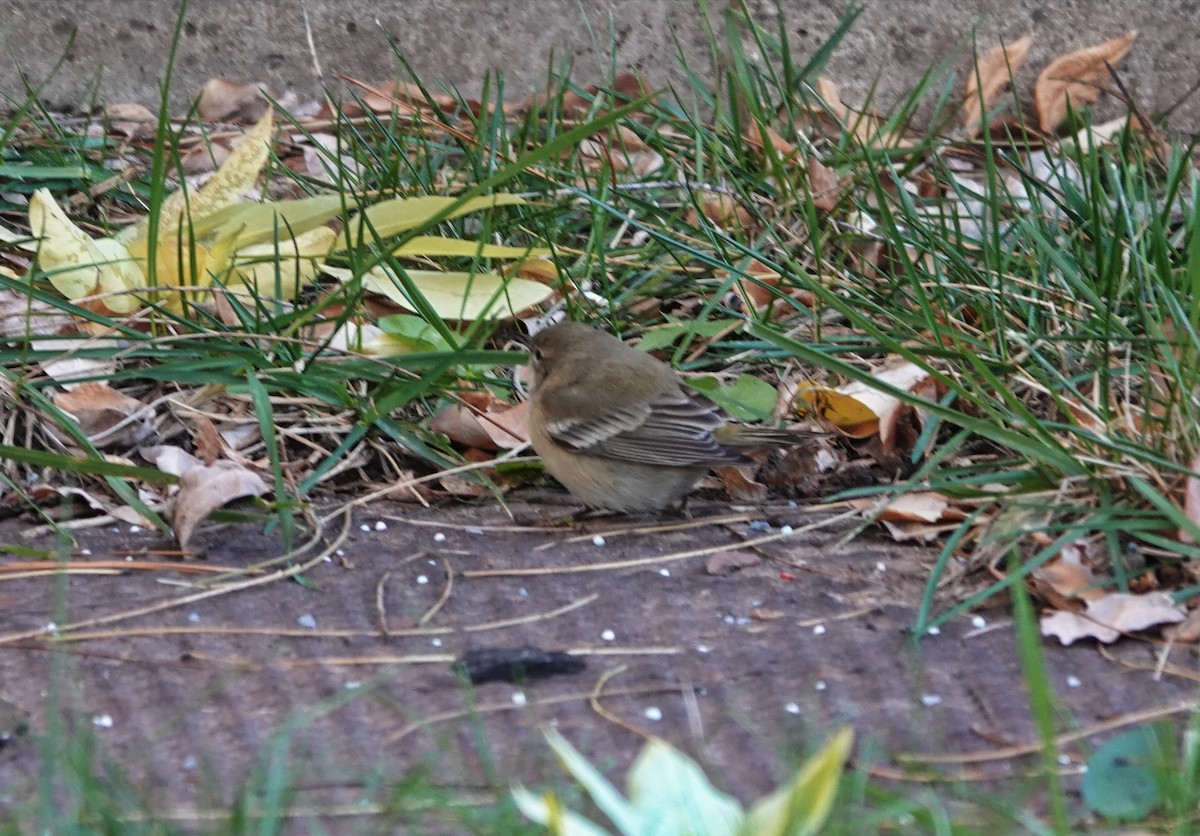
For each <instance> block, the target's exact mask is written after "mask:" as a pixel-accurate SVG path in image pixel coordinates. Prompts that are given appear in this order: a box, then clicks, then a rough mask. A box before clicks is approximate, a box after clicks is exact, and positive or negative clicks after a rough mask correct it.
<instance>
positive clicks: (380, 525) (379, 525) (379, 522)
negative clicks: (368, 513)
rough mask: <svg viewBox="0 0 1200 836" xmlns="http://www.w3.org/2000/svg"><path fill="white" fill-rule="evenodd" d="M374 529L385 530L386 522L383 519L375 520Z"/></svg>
mask: <svg viewBox="0 0 1200 836" xmlns="http://www.w3.org/2000/svg"><path fill="white" fill-rule="evenodd" d="M375 530H376V531H387V523H385V522H384V521H383V520H376V521H375Z"/></svg>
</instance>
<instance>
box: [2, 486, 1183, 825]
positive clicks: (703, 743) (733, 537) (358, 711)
mask: <svg viewBox="0 0 1200 836" xmlns="http://www.w3.org/2000/svg"><path fill="white" fill-rule="evenodd" d="M511 507H512V511H513V514H514V516H515V518H516V519H517V520H522V521H524V522H522V523H516V522H514V521H513V519H512V518H510V517H509V516H507V515H506V514H505V513H504V512H503V511H502V510H501V509H499V508H497V507H495V506H493V505H486V504H480V505H471V506H453V507H444V508H438V509H419V508H414V507H412V506H407V505H393V504H378V505H372V506H370V507H369V508H366V509H360V511H359V512H358V513H357V514H356V516H355V519H354V522H353V525H352V527H351V528H350V533H349V535H348V537H347V538H346V540H345V542H344V543H342V544H341V545H340V547H339V548H340V550H339V552H337V553H336V554H333V555H331V559H330V560H328V561H319V562H318V563H317V564H316V565H315V567H314V568H312V569H311V570H309V571H306V572H305V573H304V574H303V582H296V581H294V580H278V581H274V582H269V583H263V584H262V585H259V586H256V587H251V588H247V589H243V590H241V591H236V592H227V593H225V594H220V595H215V596H211V597H206V598H204V597H202V598H199V599H196V595H197V593H201V592H203V591H204V590H206V589H209V588H210V587H207V586H197V584H204V583H211V579H210V578H206V577H205V576H202V575H194V574H184V573H183V572H180V571H176V570H174V569H157V570H153V571H129V572H125V573H122V574H118V575H94V574H93V575H89V574H70V575H62V574H60V575H57V576H55V575H42V576H34V577H24V578H5V582H4V583H3V584H0V601H2V603H3V609H2V610H0V634H2V635H0V700H2V701H7V702H8V703H11V704H13V705H15V706H17V707H18V708H19V709H21V710H22V711H24V712H26V713H27V714H28V718H29V725H30V727H31V731H30V733H29V734H25V735H23V736H17V737H15V738H14V739H13V740H12V741H11V742H9V744H8V745H7V746H5V747H4V748H2V749H0V805H12V804H19V803H21V801H22V799H24V798H26V797H28V794H29V792H30V787H32V786H33V782H34V781H35V777H36V771H37V768H38V764H39V757H38V745H39V744H38V742H37V741H38V739H39V735H40V734H41V732H42V730H44V729H46V728H47V723H48V720H49V719H50V715H51V714H52V713H53V714H54V716H63V717H66V718H67V719H68V721H69V722H71V723H85V724H86V723H90V724H92V727H93V728H92V730H93V732H94V734H95V737H96V739H97V751H96V755H95V759H96V762H97V763H100V764H116V765H119V767H120V770H121V772H122V773H123V774H124V776H125V778H126V779H127V780H128V781H129V782H130V783H131V784H132V786H133V787H134V790H135V792H136V793H137V794H138V795H139V796H141V797H143V798H144V799H146V801H147V802H148V803H149V804H151V805H153V808H155V809H162V808H164V807H170V808H180V807H214V806H215V807H222V806H224V807H227V806H228V805H229V804H230V802H231V799H232V798H233V797H234V793H235V792H236V791H237V790H238V789H239V788H240V787H242V786H243V784H244V783H245V781H246V780H247V776H248V775H250V774H251V770H252V768H253V767H254V765H255V764H256V763H258V764H262V763H266V762H268V761H269V759H270V757H272V756H273V755H274V754H276V753H277V752H278V751H284V752H286V753H287V755H288V756H289V758H290V762H291V763H292V765H293V769H294V770H295V776H294V777H295V780H296V786H297V788H298V795H297V803H307V802H310V801H311V802H312V803H319V802H321V801H323V800H327V799H331V798H338V797H346V798H349V797H353V798H361V797H362V795H363V791H362V787H363V786H367V785H369V784H370V782H371V781H372V780H374V779H375V778H378V776H387V777H388V778H389V779H390V780H391V781H392V782H395V781H396V780H398V779H399V777H400V776H401V775H403V774H404V771H405V770H408V769H412V768H413V767H417V766H423V767H426V768H427V769H428V770H430V775H431V776H432V779H433V780H434V781H435V783H437V784H439V785H446V786H452V787H455V788H457V789H463V788H466V789H472V788H475V789H478V788H484V789H487V788H490V787H496V786H505V785H508V784H509V783H511V782H514V781H518V780H520V781H528V782H532V783H542V782H544V781H546V780H547V779H550V778H552V777H557V776H559V775H560V774H561V773H560V771H559V769H558V767H557V766H556V765H555V764H554V763H553V759H552V757H551V756H550V753H549V750H548V748H547V747H546V745H545V744H544V741H543V740H542V738H541V736H540V732H539V729H540V728H541V727H542V726H545V725H553V726H554V727H556V728H557V729H558V730H559V731H560V732H561V733H563V734H564V735H565V736H566V737H567V738H568V739H569V740H570V741H571V742H572V743H573V744H574V745H575V746H576V747H577V748H579V749H580V750H581V751H583V752H584V753H585V754H586V755H587V756H588V757H589V758H590V759H591V760H592V762H593V763H595V764H596V765H598V766H600V767H601V768H602V769H603V770H604V771H605V772H606V773H608V774H609V775H610V776H611V777H613V778H614V780H616V781H617V782H618V783H620V784H622V785H623V782H624V774H625V772H626V770H627V768H628V766H629V764H630V762H631V761H632V758H633V756H634V755H635V754H636V752H637V751H638V749H639V748H640V746H641V743H642V740H641V739H640V737H639V734H654V735H659V736H661V737H664V738H666V739H667V740H669V741H671V742H672V743H674V744H676V745H678V746H680V747H681V748H683V749H685V750H686V751H688V752H690V753H692V754H693V755H695V756H697V757H699V759H700V760H701V762H702V763H704V764H705V765H706V767H708V768H709V774H710V776H712V777H713V778H714V780H715V781H717V782H718V783H721V784H723V785H724V786H725V787H726V788H727V789H728V790H730V791H731V792H733V793H734V794H736V795H737V796H739V797H741V798H742V799H743V800H749V799H752V798H754V797H757V796H759V795H762V794H764V793H765V792H767V791H768V790H769V789H771V788H773V787H774V786H775V785H777V783H778V782H779V781H780V780H781V779H782V778H783V777H785V776H786V775H788V774H789V773H790V770H791V769H792V768H794V766H795V763H796V759H797V758H798V757H799V756H800V755H801V754H802V753H804V752H805V751H808V750H811V748H812V747H813V746H815V745H817V744H819V743H820V742H821V741H822V740H823V739H824V738H825V737H826V736H827V735H828V734H829V733H830V732H831V731H832V730H833V729H834V728H835V727H836V726H838V725H840V724H844V723H849V724H852V725H853V726H854V728H855V729H856V731H857V734H858V740H859V746H858V752H859V755H858V762H859V763H860V764H873V765H874V766H873V768H875V769H876V770H878V771H880V772H882V773H891V772H897V773H898V772H900V771H903V770H904V769H905V768H906V767H905V766H904V765H903V764H902V763H900V762H899V761H898V760H894V759H893V758H894V756H896V755H897V754H898V753H902V752H915V753H945V752H985V751H995V750H1001V749H1003V748H1004V747H1006V746H1008V745H1015V744H1022V743H1026V742H1031V741H1033V740H1035V739H1036V738H1035V731H1034V727H1033V725H1032V723H1031V720H1030V717H1029V713H1028V710H1027V703H1026V695H1025V693H1024V688H1023V684H1022V683H1023V676H1022V674H1021V670H1020V665H1019V661H1018V657H1017V652H1016V647H1015V639H1014V635H1013V630H1012V628H1011V625H1010V624H1009V623H1008V621H1007V619H1006V618H1005V615H1004V612H1003V611H996V612H991V613H988V612H985V613H983V614H982V615H983V617H984V618H985V619H986V621H987V624H986V626H983V625H982V623H981V622H980V621H979V619H978V617H976V619H975V621H974V622H973V621H972V619H971V618H969V617H965V616H964V617H962V618H959V619H956V620H953V621H952V622H950V623H948V624H946V625H945V626H944V627H942V629H941V631H940V633H939V634H938V635H932V636H926V637H924V639H923V640H922V641H921V642H920V643H919V644H916V645H914V643H913V642H912V641H911V636H910V628H911V625H912V624H913V620H914V614H913V613H914V609H913V607H914V604H915V602H916V601H918V600H919V596H920V594H921V590H922V588H923V585H924V583H925V579H926V578H927V577H928V574H929V569H930V566H931V565H932V561H933V559H934V555H933V553H931V552H930V551H928V550H926V549H922V548H914V547H905V546H899V545H896V544H894V543H891V542H889V541H885V540H883V539H882V538H881V537H878V536H875V535H873V534H871V533H870V532H868V533H867V534H864V535H860V536H859V537H858V538H856V539H852V540H851V541H850V542H849V543H842V542H841V539H842V537H843V535H844V534H846V533H847V531H848V530H849V529H848V527H847V526H849V525H850V523H849V522H847V521H844V520H841V521H839V520H838V519H837V518H834V517H831V516H829V515H828V514H826V515H825V516H822V515H820V514H817V513H814V512H808V511H805V510H804V509H796V510H790V509H782V510H780V509H775V510H774V511H773V512H772V513H771V515H770V523H769V524H768V523H765V522H764V520H765V518H764V517H763V515H762V513H761V512H757V515H754V514H738V513H732V512H730V510H729V509H728V507H725V508H724V509H707V510H705V511H704V512H702V513H699V514H698V515H697V516H696V517H695V518H693V519H691V520H627V519H598V520H591V521H586V522H583V523H580V524H573V525H563V524H559V525H556V524H554V523H553V522H552V521H548V520H549V519H550V517H552V516H554V515H557V516H558V518H559V519H560V520H561V519H562V518H563V516H564V514H565V513H566V512H564V510H563V509H561V508H558V509H551V508H546V507H544V506H532V505H520V504H514V505H513V506H511ZM719 518H725V519H727V520H729V521H728V522H724V523H722V522H719V521H715V520H718V519H719ZM539 521H540V522H539ZM784 524H789V525H791V526H792V527H793V532H792V533H791V534H790V535H783V534H782V533H781V526H782V525H784ZM336 525H337V524H336V523H335V524H334V525H333V527H331V534H330V536H332V534H333V533H334V532H333V529H334V528H336ZM22 528H23V525H22V524H18V523H16V522H9V523H6V524H5V526H4V527H3V528H0V539H2V540H3V541H5V542H9V543H15V544H19V545H21V546H24V547H29V546H40V547H43V548H52V547H53V543H52V541H48V540H47V541H43V542H40V543H37V542H28V541H27V540H26V539H24V538H23V536H22ZM772 537H774V539H771V538H772ZM601 538H602V539H601ZM197 539H198V540H199V541H200V545H201V546H203V547H204V548H205V550H206V557H205V559H203V560H198V561H191V562H190V563H188V564H184V565H183V566H182V568H183V569H187V568H190V567H193V566H200V567H204V566H215V565H220V566H229V567H245V566H248V565H251V564H255V563H258V562H260V561H263V560H266V559H269V558H271V557H274V556H276V555H277V554H278V553H279V548H278V544H277V543H276V541H275V540H274V539H272V538H270V537H267V536H265V535H263V534H262V533H261V532H260V531H258V530H256V529H253V528H250V527H248V526H237V527H224V528H220V527H216V526H212V525H210V526H207V527H206V528H205V529H204V530H203V531H202V532H201V533H200V534H199V535H198V538H197ZM78 546H79V548H80V549H87V550H88V553H87V554H84V553H83V552H81V551H76V552H75V553H74V555H73V556H71V557H70V565H71V567H72V568H80V567H87V566H89V565H92V564H95V562H96V561H103V560H114V559H117V560H121V559H124V558H125V557H126V556H127V555H131V556H133V558H134V559H135V560H143V559H147V560H149V559H151V558H150V557H149V556H145V557H143V552H144V551H145V550H148V549H156V548H164V547H168V544H166V543H165V542H164V541H163V540H162V539H161V538H160V536H159V535H157V534H155V533H152V532H151V533H147V532H131V531H130V530H129V527H128V526H121V527H120V528H111V527H110V528H103V529H93V530H86V529H85V530H81V531H80V532H79V533H78ZM714 555H718V556H717V557H714ZM710 572H711V573H710ZM189 599H191V600H189ZM170 601H173V602H175V603H174V604H173V605H169V606H166V605H164V606H163V607H162V608H160V609H158V610H157V611H154V612H149V613H147V614H143V615H132V616H129V617H116V616H117V614H120V613H130V612H133V611H137V610H139V609H146V608H153V605H155V604H157V603H159V602H170ZM50 622H54V623H55V624H56V625H58V627H57V629H58V633H59V635H60V636H61V637H62V638H63V639H64V640H63V641H59V642H57V643H55V642H52V641H51V640H50V638H51V634H50V633H49V632H47V625H49V624H50ZM84 622H92V624H91V626H86V625H85V626H77V627H75V628H69V627H67V626H66V625H70V624H76V625H79V624H80V623H84ZM525 646H531V647H537V648H542V649H546V650H555V651H563V650H567V651H571V652H572V653H574V654H577V655H578V656H579V657H580V658H583V659H584V660H585V661H586V663H587V666H586V668H585V669H583V670H582V671H579V672H575V673H569V674H565V675H560V676H553V677H550V678H545V679H538V680H533V681H528V682H524V683H521V684H510V683H507V682H488V683H485V684H481V685H479V686H477V687H474V688H471V687H469V686H466V685H464V683H463V681H462V680H461V679H460V677H459V676H457V675H456V674H455V672H454V670H453V668H452V664H451V662H452V659H453V658H455V657H457V656H460V655H461V654H463V653H464V652H466V651H468V650H480V649H485V648H520V647H525ZM1045 650H1046V655H1047V659H1048V663H1049V665H1050V669H1051V671H1052V679H1053V684H1054V686H1055V688H1056V689H1057V690H1058V695H1059V698H1060V699H1061V701H1062V704H1063V706H1064V708H1065V709H1066V710H1067V711H1068V712H1069V713H1070V715H1071V716H1072V717H1074V718H1075V722H1076V723H1077V724H1078V725H1080V726H1083V727H1087V726H1089V725H1090V724H1094V723H1097V722H1101V721H1106V720H1109V719H1112V718H1114V717H1117V716H1119V715H1123V714H1126V713H1129V712H1132V711H1137V710H1142V709H1148V708H1152V707H1157V706H1163V705H1170V704H1176V703H1184V702H1186V701H1187V700H1190V699H1191V698H1192V695H1193V686H1192V685H1191V684H1190V683H1189V682H1186V681H1183V680H1182V679H1181V678H1173V677H1170V676H1168V677H1165V678H1163V679H1162V681H1156V680H1155V679H1154V678H1152V676H1151V675H1150V674H1149V673H1132V674H1130V673H1129V670H1130V668H1131V667H1136V666H1141V667H1147V666H1148V667H1153V665H1154V661H1155V658H1154V653H1153V648H1152V647H1151V646H1149V645H1147V644H1141V643H1137V642H1132V641H1126V642H1124V643H1123V644H1122V645H1121V646H1120V647H1119V651H1118V652H1119V656H1120V657H1121V660H1122V661H1121V663H1117V662H1114V661H1111V660H1109V659H1106V658H1104V657H1102V656H1101V655H1100V654H1098V653H1097V652H1096V651H1095V650H1093V649H1091V648H1089V647H1085V646H1076V647H1073V648H1061V647H1058V646H1056V645H1051V644H1047V645H1046V648H1045ZM1176 654H1178V657H1179V658H1176V659H1175V660H1174V661H1176V662H1177V663H1182V657H1183V655H1185V654H1188V655H1189V657H1190V651H1184V650H1176ZM593 703H594V704H593ZM280 741H284V743H285V744H286V745H284V747H283V749H282V750H280V749H279V748H278V746H276V744H279V743H280ZM1088 746H1089V744H1088V743H1087V741H1082V742H1080V743H1079V744H1076V745H1075V746H1074V748H1072V747H1071V746H1068V747H1067V751H1068V752H1071V753H1072V754H1073V755H1074V756H1075V757H1076V758H1077V762H1078V761H1081V760H1082V759H1083V758H1085V757H1086V755H1087V751H1088ZM880 753H885V754H880ZM1036 764H1037V761H1036V760H1035V759H1033V758H1027V759H1021V758H1004V759H1000V760H997V761H994V762H986V763H981V764H978V765H976V766H973V767H971V768H972V769H974V770H975V773H976V774H982V775H986V776H989V777H991V778H1002V777H1005V776H1010V775H1016V774H1021V773H1025V772H1031V771H1033V770H1034V768H1035V767H1036ZM921 768H925V767H921ZM942 769H943V771H949V772H952V773H957V772H958V771H959V769H960V767H958V766H946V767H942ZM339 794H340V795H339Z"/></svg>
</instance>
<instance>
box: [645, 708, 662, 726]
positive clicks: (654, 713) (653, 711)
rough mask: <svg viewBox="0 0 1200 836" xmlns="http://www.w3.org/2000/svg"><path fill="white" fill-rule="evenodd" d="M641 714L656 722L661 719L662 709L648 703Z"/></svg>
mask: <svg viewBox="0 0 1200 836" xmlns="http://www.w3.org/2000/svg"><path fill="white" fill-rule="evenodd" d="M642 716H643V717H645V718H646V719H647V720H650V721H651V722H654V723H657V722H658V721H659V720H661V719H662V709H661V708H659V707H658V706H657V705H648V706H646V710H645V711H643V712H642Z"/></svg>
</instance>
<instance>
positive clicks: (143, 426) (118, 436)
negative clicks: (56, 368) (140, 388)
mask: <svg viewBox="0 0 1200 836" xmlns="http://www.w3.org/2000/svg"><path fill="white" fill-rule="evenodd" d="M53 400H54V405H55V406H57V407H58V408H59V409H61V410H62V411H63V412H66V413H67V414H68V415H70V416H71V417H73V418H74V419H75V422H76V423H77V424H78V425H79V428H80V429H81V430H82V431H83V434H84V435H86V436H87V437H88V440H89V441H91V442H92V443H93V444H95V445H96V446H97V447H99V448H107V447H115V446H129V445H132V444H137V443H138V442H140V441H142V440H144V439H145V438H147V437H148V436H149V435H150V434H151V433H153V432H154V422H153V417H154V416H153V414H152V413H151V412H150V411H149V410H146V413H145V414H142V415H139V413H140V412H142V410H144V409H145V407H146V404H144V403H142V402H141V401H139V400H138V399H137V398H133V397H130V396H129V395H126V394H124V393H123V392H118V391H117V390H116V389H113V388H112V387H111V386H109V385H108V384H107V383H102V382H99V381H88V382H87V383H81V384H79V385H78V386H75V387H74V388H72V389H69V390H66V391H63V392H57V393H55V394H54V396H53ZM128 419H132V420H128ZM118 425H120V428H119V429H118Z"/></svg>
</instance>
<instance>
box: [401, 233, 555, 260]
mask: <svg viewBox="0 0 1200 836" xmlns="http://www.w3.org/2000/svg"><path fill="white" fill-rule="evenodd" d="M392 255H395V256H405V257H408V258H413V257H420V256H463V257H464V258H475V257H479V258H527V257H533V256H543V255H550V250H538V249H530V248H528V247H505V246H501V245H500V244H482V243H480V242H478V241H472V240H470V239H467V238H443V237H441V236H437V235H418V236H417V237H415V238H412V239H410V240H408V241H406V242H405V243H404V244H403V245H402V246H399V247H397V248H396V249H394V250H392Z"/></svg>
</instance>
